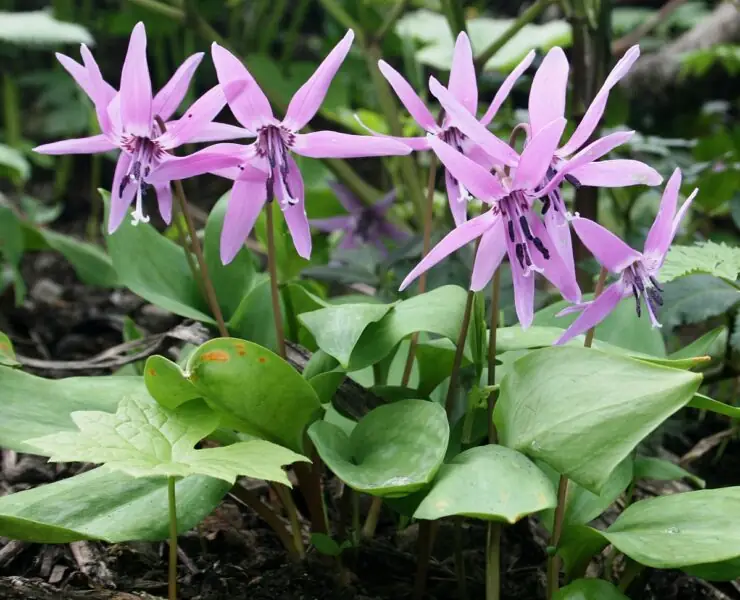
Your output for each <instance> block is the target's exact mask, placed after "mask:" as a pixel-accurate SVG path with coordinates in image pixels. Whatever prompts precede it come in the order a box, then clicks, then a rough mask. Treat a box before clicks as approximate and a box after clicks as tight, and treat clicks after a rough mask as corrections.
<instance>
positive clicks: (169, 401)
mask: <svg viewBox="0 0 740 600" xmlns="http://www.w3.org/2000/svg"><path fill="white" fill-rule="evenodd" d="M144 383H145V384H146V389H147V391H148V392H149V393H150V394H151V396H152V398H154V399H155V400H156V401H157V402H159V403H160V404H161V405H162V406H164V407H165V408H167V409H169V410H175V409H176V408H177V407H178V406H180V405H181V404H184V403H185V402H188V401H189V400H194V399H195V398H200V397H201V393H200V392H199V391H198V390H197V389H196V388H195V386H194V385H193V384H192V383H190V381H189V380H188V379H186V378H185V377H183V374H182V370H181V369H180V367H179V366H178V365H177V364H176V363H173V362H172V361H171V360H168V359H167V358H165V357H164V356H150V357H149V358H147V359H146V365H145V366H144Z"/></svg>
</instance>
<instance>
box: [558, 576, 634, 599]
mask: <svg viewBox="0 0 740 600" xmlns="http://www.w3.org/2000/svg"><path fill="white" fill-rule="evenodd" d="M552 600H629V598H628V597H627V596H625V595H624V594H623V593H622V592H620V591H619V589H618V588H616V587H614V585H613V584H611V583H609V582H608V581H604V580H603V579H577V580H576V581H574V582H573V583H571V584H569V585H567V586H565V587H564V588H561V589H560V590H558V591H557V592H556V593H555V595H554V596H553V597H552Z"/></svg>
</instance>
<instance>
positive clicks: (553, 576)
mask: <svg viewBox="0 0 740 600" xmlns="http://www.w3.org/2000/svg"><path fill="white" fill-rule="evenodd" d="M607 273H608V271H607V270H606V269H605V268H604V267H602V268H601V272H600V273H599V280H598V282H597V283H596V290H594V300H596V298H598V297H599V296H600V295H601V292H603V291H604V284H605V283H606V276H607ZM595 331H596V327H592V328H591V329H589V330H588V332H587V333H586V339H585V340H584V342H583V347H584V348H590V347H591V344H593V341H594V333H595ZM567 500H568V478H567V477H566V476H565V475H561V476H560V481H559V482H558V505H557V508H556V509H555V518H554V521H553V526H552V537H551V538H550V546H552V547H553V553H552V555H551V556H550V558H549V559H548V561H547V590H548V595H547V597H548V598H552V597H553V596H554V594H555V593H556V592H557V591H558V587H559V581H558V580H559V576H560V557H559V556H558V555H557V553H556V551H557V547H558V544H559V543H560V536H561V535H562V533H563V520H564V519H565V508H566V504H567Z"/></svg>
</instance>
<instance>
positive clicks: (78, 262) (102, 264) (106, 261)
mask: <svg viewBox="0 0 740 600" xmlns="http://www.w3.org/2000/svg"><path fill="white" fill-rule="evenodd" d="M37 231H38V232H39V234H40V235H41V237H43V239H44V241H46V243H47V244H49V246H50V247H51V248H53V249H54V250H56V251H57V252H59V253H61V254H62V255H63V256H64V258H66V259H67V260H68V261H69V262H70V264H71V265H72V266H73V267H74V270H75V272H76V273H77V276H78V277H79V278H80V281H82V282H83V283H86V284H88V285H97V286H101V287H115V286H116V285H117V283H118V276H117V275H116V270H115V269H114V268H113V261H112V260H111V258H110V257H109V256H108V255H107V254H106V253H105V252H103V251H102V250H101V249H100V248H98V247H97V246H94V245H92V244H88V243H87V242H83V241H80V240H76V239H75V238H73V237H70V236H68V235H62V234H61V233H56V232H54V231H51V230H49V229H43V228H38V230H37Z"/></svg>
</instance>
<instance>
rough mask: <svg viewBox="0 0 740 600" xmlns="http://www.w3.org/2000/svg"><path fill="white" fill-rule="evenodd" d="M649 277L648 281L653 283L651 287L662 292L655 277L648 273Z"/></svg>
mask: <svg viewBox="0 0 740 600" xmlns="http://www.w3.org/2000/svg"><path fill="white" fill-rule="evenodd" d="M649 277H650V283H652V284H653V287H654V288H655V289H656V290H658V291H659V292H662V291H663V288H662V287H660V283H658V280H657V279H656V278H655V277H653V276H652V275H650V276H649Z"/></svg>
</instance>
